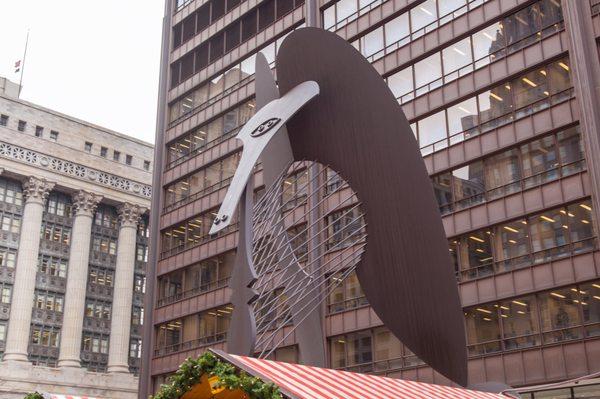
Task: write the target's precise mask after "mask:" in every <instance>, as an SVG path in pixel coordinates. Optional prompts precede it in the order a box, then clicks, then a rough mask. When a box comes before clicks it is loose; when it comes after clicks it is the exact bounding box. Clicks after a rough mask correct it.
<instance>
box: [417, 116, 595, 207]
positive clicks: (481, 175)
mask: <svg viewBox="0 0 600 399" xmlns="http://www.w3.org/2000/svg"><path fill="white" fill-rule="evenodd" d="M460 108H462V105H461V106H460ZM460 108H459V109H458V110H455V111H453V113H454V112H463V111H462V110H461V109H460ZM465 110H466V108H465ZM421 126H422V127H425V126H426V125H424V124H421ZM582 145H583V144H582V141H581V137H580V133H579V126H574V127H571V128H568V129H566V130H563V131H560V132H558V133H556V134H552V135H549V136H546V137H543V138H540V139H538V140H534V141H531V142H529V143H527V144H523V145H521V146H519V147H516V148H511V149H508V150H505V151H504V152H501V153H499V154H497V155H493V156H490V157H487V158H485V159H484V160H483V161H476V162H472V163H470V164H468V165H466V166H463V167H460V168H457V169H454V170H453V171H451V172H446V173H442V174H440V175H436V176H433V177H432V178H431V179H432V183H433V187H434V192H435V196H436V199H437V200H438V205H439V207H440V211H441V212H442V214H445V213H449V212H453V211H454V210H459V209H463V208H466V207H469V206H472V205H475V204H478V203H481V202H483V201H487V200H492V199H494V198H498V197H500V196H505V195H508V194H511V193H514V192H517V191H521V190H525V189H528V188H531V187H534V186H539V185H540V184H542V183H546V182H549V181H552V180H556V179H558V178H561V177H564V176H569V175H571V174H573V173H577V172H580V171H581V170H583V169H584V166H585V160H584V154H583V148H582Z"/></svg>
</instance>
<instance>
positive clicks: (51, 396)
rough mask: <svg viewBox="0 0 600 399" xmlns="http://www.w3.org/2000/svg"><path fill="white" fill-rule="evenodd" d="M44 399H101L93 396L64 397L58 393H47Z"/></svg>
mask: <svg viewBox="0 0 600 399" xmlns="http://www.w3.org/2000/svg"><path fill="white" fill-rule="evenodd" d="M43 396H44V398H47V399H100V398H93V397H91V396H75V395H63V394H57V393H47V394H44V395H43Z"/></svg>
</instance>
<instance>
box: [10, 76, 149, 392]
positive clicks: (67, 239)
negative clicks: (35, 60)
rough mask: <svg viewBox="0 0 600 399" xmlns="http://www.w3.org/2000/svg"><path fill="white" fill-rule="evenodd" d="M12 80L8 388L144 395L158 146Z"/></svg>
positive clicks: (23, 390)
mask: <svg viewBox="0 0 600 399" xmlns="http://www.w3.org/2000/svg"><path fill="white" fill-rule="evenodd" d="M0 83H4V88H5V89H4V90H2V91H0V172H1V173H0V219H1V220H2V224H1V226H0V354H1V355H2V361H1V362H0V397H2V398H11V399H12V398H22V397H23V396H24V395H25V394H26V393H29V392H34V391H36V390H37V391H40V392H46V393H57V394H68V395H81V396H89V397H110V398H123V399H124V398H133V397H136V396H137V387H138V378H137V374H138V372H139V367H140V355H141V338H142V321H143V314H144V308H143V300H144V292H145V284H146V277H145V273H146V262H147V248H148V243H147V241H148V215H147V210H148V209H149V207H150V198H151V196H152V190H151V182H152V172H151V167H152V156H153V146H152V145H151V144H148V143H145V142H143V141H140V140H136V139H134V138H132V137H128V136H125V135H123V134H120V133H117V132H114V131H111V130H108V129H105V128H102V127H100V126H96V125H93V124H90V123H87V122H84V121H81V120H78V119H75V118H73V117H70V116H68V115H64V114H61V113H58V112H56V111H53V110H50V109H47V108H44V107H41V106H39V105H36V104H32V103H29V102H27V101H23V100H20V99H19V98H17V93H18V92H19V90H18V85H16V84H13V83H11V82H10V81H8V80H3V79H0Z"/></svg>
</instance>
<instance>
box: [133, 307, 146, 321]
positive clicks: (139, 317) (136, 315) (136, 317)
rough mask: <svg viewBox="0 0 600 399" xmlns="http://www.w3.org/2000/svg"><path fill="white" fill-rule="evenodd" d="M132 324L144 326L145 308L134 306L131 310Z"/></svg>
mask: <svg viewBox="0 0 600 399" xmlns="http://www.w3.org/2000/svg"><path fill="white" fill-rule="evenodd" d="M131 324H133V325H134V326H142V325H144V308H141V307H139V306H134V307H133V309H132V310H131Z"/></svg>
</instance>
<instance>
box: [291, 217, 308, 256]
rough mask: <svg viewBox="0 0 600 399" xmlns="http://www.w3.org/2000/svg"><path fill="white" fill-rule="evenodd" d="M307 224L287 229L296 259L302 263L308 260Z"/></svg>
mask: <svg viewBox="0 0 600 399" xmlns="http://www.w3.org/2000/svg"><path fill="white" fill-rule="evenodd" d="M308 228H309V227H308V225H307V224H306V223H303V224H300V225H297V226H294V227H291V228H289V229H287V236H288V240H289V243H290V246H291V247H292V251H293V252H294V256H296V260H297V261H298V262H300V263H304V262H306V261H307V260H308Z"/></svg>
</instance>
